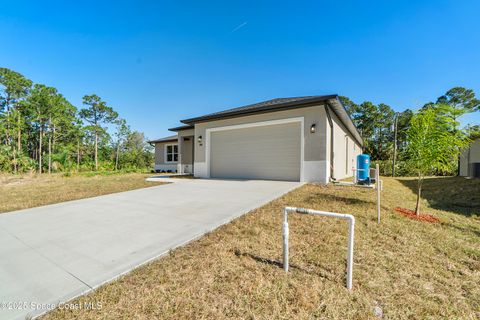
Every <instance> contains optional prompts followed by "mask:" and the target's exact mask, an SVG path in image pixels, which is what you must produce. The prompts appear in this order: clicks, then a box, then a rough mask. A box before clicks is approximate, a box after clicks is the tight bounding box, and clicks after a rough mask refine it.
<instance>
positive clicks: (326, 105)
mask: <svg viewBox="0 0 480 320" xmlns="http://www.w3.org/2000/svg"><path fill="white" fill-rule="evenodd" d="M325 112H326V113H327V119H328V123H329V125H330V180H333V181H336V179H335V174H334V170H333V156H334V154H333V143H334V138H333V121H332V117H331V115H330V105H329V104H328V101H326V102H325Z"/></svg>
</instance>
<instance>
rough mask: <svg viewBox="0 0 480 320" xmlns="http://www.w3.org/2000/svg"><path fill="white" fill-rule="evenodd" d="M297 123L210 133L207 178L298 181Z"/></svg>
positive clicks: (298, 130) (298, 140) (298, 133)
mask: <svg viewBox="0 0 480 320" xmlns="http://www.w3.org/2000/svg"><path fill="white" fill-rule="evenodd" d="M300 134H301V126H300V123H299V122H296V123H287V124H279V125H269V126H261V127H250V128H245V129H232V130H222V131H214V132H212V133H211V136H210V144H211V148H210V175H211V177H214V178H245V179H271V180H292V181H299V180H300V158H301V157H300V150H301V139H300Z"/></svg>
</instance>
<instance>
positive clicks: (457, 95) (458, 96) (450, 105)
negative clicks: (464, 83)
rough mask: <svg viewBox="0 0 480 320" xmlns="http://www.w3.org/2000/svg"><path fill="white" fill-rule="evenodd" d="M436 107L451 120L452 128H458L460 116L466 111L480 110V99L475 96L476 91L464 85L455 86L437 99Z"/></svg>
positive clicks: (454, 129)
mask: <svg viewBox="0 0 480 320" xmlns="http://www.w3.org/2000/svg"><path fill="white" fill-rule="evenodd" d="M436 107H437V108H438V109H439V111H440V115H441V116H445V117H446V119H448V120H449V125H450V127H451V130H453V131H456V130H458V126H459V122H458V118H460V117H461V116H463V115H464V114H466V113H471V112H475V111H479V110H480V100H478V99H477V98H476V97H475V92H474V91H473V90H471V89H465V88H463V87H455V88H452V89H450V90H448V91H447V92H446V93H445V94H444V95H443V96H441V97H439V98H438V99H437V104H436Z"/></svg>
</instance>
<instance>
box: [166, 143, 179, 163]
mask: <svg viewBox="0 0 480 320" xmlns="http://www.w3.org/2000/svg"><path fill="white" fill-rule="evenodd" d="M177 161H178V145H177V144H167V145H166V146H165V162H177Z"/></svg>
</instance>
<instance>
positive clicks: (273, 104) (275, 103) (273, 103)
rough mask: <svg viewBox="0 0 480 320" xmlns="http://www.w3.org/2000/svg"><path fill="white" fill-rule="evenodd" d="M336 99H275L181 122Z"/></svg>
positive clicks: (332, 96) (185, 121) (327, 96)
mask: <svg viewBox="0 0 480 320" xmlns="http://www.w3.org/2000/svg"><path fill="white" fill-rule="evenodd" d="M336 97H337V95H325V96H304V97H292V98H276V99H271V100H267V101H262V102H258V103H254V104H249V105H246V106H242V107H237V108H232V109H227V110H224V111H219V112H214V113H210V114H206V115H203V116H200V117H195V118H190V119H185V120H182V121H181V122H183V123H186V124H193V123H195V122H202V121H206V120H212V119H218V118H223V117H228V116H238V115H242V114H248V113H253V112H260V111H267V110H271V111H274V109H277V108H278V109H281V108H288V107H298V106H300V105H302V104H308V103H313V102H320V101H325V100H328V99H334V98H336Z"/></svg>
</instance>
